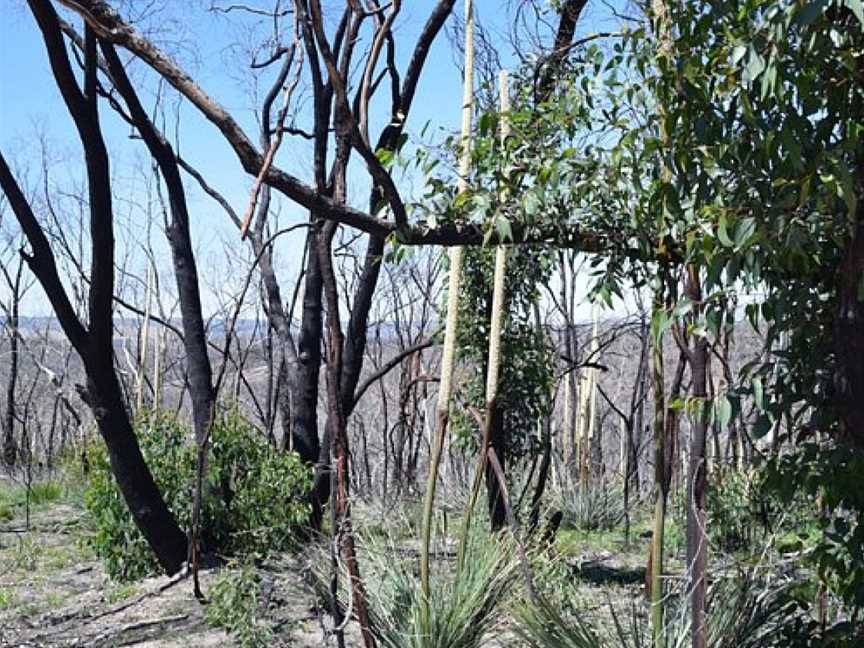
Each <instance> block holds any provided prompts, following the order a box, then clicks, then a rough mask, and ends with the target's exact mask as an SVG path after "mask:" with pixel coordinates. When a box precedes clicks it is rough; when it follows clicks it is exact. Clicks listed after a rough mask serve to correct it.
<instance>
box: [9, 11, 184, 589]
mask: <svg viewBox="0 0 864 648" xmlns="http://www.w3.org/2000/svg"><path fill="white" fill-rule="evenodd" d="M28 4H29V6H30V9H31V11H32V13H33V15H34V16H35V18H36V21H37V23H38V25H39V28H40V30H41V32H42V36H43V39H44V42H45V46H46V49H47V51H48V57H49V61H50V64H51V69H52V72H53V76H54V79H55V81H56V82H57V85H58V88H59V89H60V93H61V95H62V96H63V100H64V102H65V104H66V107H67V109H68V110H69V113H70V115H71V116H72V118H73V120H74V122H75V126H76V129H77V131H78V133H79V136H80V139H81V143H82V146H83V148H84V153H85V162H86V169H87V180H88V189H89V196H88V197H89V210H90V239H91V246H92V247H91V253H92V258H91V266H90V276H91V284H90V289H89V293H88V299H87V302H88V314H89V323H88V326H86V327H85V326H84V324H83V323H82V322H81V320H80V319H79V318H78V315H77V314H76V312H75V309H74V308H73V306H72V304H71V302H70V300H69V297H68V295H67V293H66V290H65V288H64V286H63V283H62V281H61V280H60V277H59V274H58V272H57V266H56V262H55V259H54V254H53V252H52V250H51V246H50V244H49V242H48V239H47V238H46V236H45V232H44V231H43V230H42V228H41V226H40V225H39V223H38V221H37V219H36V217H35V215H34V214H33V211H32V209H31V207H30V205H29V203H28V202H27V200H26V198H25V197H24V194H23V193H22V192H21V189H20V187H19V186H18V184H17V182H16V181H15V179H14V177H13V176H12V173H11V171H10V169H9V167H8V166H7V164H6V161H5V159H3V158H2V156H0V186H2V187H3V191H4V193H5V194H6V196H7V198H8V199H9V203H10V206H11V207H12V210H13V212H14V213H15V216H16V218H17V220H18V222H19V224H20V225H21V229H22V230H23V231H24V234H25V235H26V237H27V240H28V242H29V244H30V248H31V252H30V254H26V253H23V252H22V254H25V260H26V261H27V263H28V265H29V266H30V269H31V270H32V272H33V274H34V275H35V276H36V278H37V279H38V280H39V282H40V284H41V285H42V288H43V290H44V291H45V294H46V295H47V297H48V299H49V301H50V302H51V305H52V308H53V310H54V312H55V314H56V316H57V319H58V320H59V322H60V325H61V327H62V328H63V331H64V333H65V334H66V336H67V337H68V339H69V341H70V342H71V344H72V345H73V347H74V348H75V350H76V352H77V353H78V354H79V356H80V357H81V359H82V361H83V364H84V368H85V371H86V375H87V389H86V393H85V394H84V396H85V398H86V401H87V403H88V404H89V406H90V408H91V409H92V410H93V415H94V418H95V420H96V424H97V427H98V428H99V432H100V434H101V436H102V438H103V439H104V441H105V445H106V447H107V449H108V457H109V460H110V463H111V468H112V471H113V473H114V476H115V478H116V479H117V484H118V486H119V488H120V491H121V493H122V494H123V498H124V500H125V501H126V504H127V505H128V507H129V510H130V512H131V513H132V517H133V519H134V521H135V524H136V526H137V527H138V529H139V530H140V531H141V533H142V535H143V536H144V537H145V539H146V540H147V542H148V544H149V545H150V547H151V548H152V549H153V551H154V553H155V554H156V558H157V560H158V561H159V564H160V565H161V566H162V568H163V569H164V570H165V571H166V572H168V573H175V572H177V571H178V570H179V569H180V567H181V566H182V565H183V563H184V561H185V559H186V547H187V543H186V536H185V534H184V533H183V531H182V530H181V529H180V527H179V526H178V524H177V521H176V520H175V519H174V516H173V515H172V514H171V512H170V511H169V510H168V507H167V506H166V504H165V501H164V500H163V499H162V496H161V494H160V492H159V489H158V487H157V486H156V483H155V481H154V480H153V476H152V474H151V473H150V470H149V469H148V467H147V464H146V463H145V461H144V457H143V455H142V454H141V450H140V447H139V446H138V441H137V439H136V437H135V433H134V430H133V429H132V424H131V421H130V419H129V415H128V412H127V410H126V405H125V402H124V399H123V392H122V390H121V387H120V383H119V381H118V380H117V375H116V373H115V371H114V348H113V318H112V315H113V310H112V305H113V297H114V230H113V211H112V204H111V203H112V200H111V184H110V171H109V161H108V152H107V149H106V147H105V143H104V140H103V139H102V133H101V130H100V126H99V117H98V110H97V95H96V87H97V81H96V65H97V53H96V45H97V43H96V37H95V35H94V34H93V33H92V31H91V30H90V29H89V28H88V29H87V31H86V33H85V72H84V91H83V92H82V91H81V89H80V88H79V86H78V82H77V80H76V78H75V74H74V72H73V71H72V67H71V65H70V63H69V59H68V56H67V53H66V45H65V43H64V40H63V36H62V33H61V31H60V23H59V19H58V17H57V14H56V12H55V11H54V8H53V6H52V5H51V3H50V2H48V1H47V0H29V2H28Z"/></svg>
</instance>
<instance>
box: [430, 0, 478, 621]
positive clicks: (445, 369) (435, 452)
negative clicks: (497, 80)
mask: <svg viewBox="0 0 864 648" xmlns="http://www.w3.org/2000/svg"><path fill="white" fill-rule="evenodd" d="M473 110H474V3H473V1H472V0H465V78H464V81H463V92H462V133H461V139H460V147H461V149H460V155H459V179H458V193H459V194H463V193H464V192H465V191H467V189H468V174H469V172H470V169H471V123H472V116H473ZM462 256H463V249H462V247H461V246H453V247H451V248H450V252H449V257H450V268H449V272H450V274H449V279H448V289H447V319H446V324H445V329H444V349H443V351H442V357H441V382H440V385H439V388H438V404H437V407H436V422H435V438H434V442H433V446H432V453H431V455H430V458H429V474H428V476H427V480H426V495H425V497H424V500H423V520H422V522H421V534H422V535H421V538H420V592H421V599H420V603H421V614H422V619H423V626H422V628H423V631H424V632H425V633H427V634H428V633H429V632H430V625H429V619H430V612H429V605H430V596H431V592H430V589H429V552H430V545H431V541H432V511H433V507H434V504H435V490H436V488H437V484H438V469H439V466H440V463H441V455H442V453H443V450H444V439H445V437H446V434H447V424H448V422H449V419H450V397H451V394H452V392H453V365H454V362H455V358H456V333H457V326H458V318H459V290H460V284H461V278H462Z"/></svg>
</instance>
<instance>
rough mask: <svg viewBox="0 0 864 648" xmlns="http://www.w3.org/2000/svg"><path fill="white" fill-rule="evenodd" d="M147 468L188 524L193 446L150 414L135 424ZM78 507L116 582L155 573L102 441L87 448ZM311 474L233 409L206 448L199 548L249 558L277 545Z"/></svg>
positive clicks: (301, 507) (171, 424) (285, 538)
mask: <svg viewBox="0 0 864 648" xmlns="http://www.w3.org/2000/svg"><path fill="white" fill-rule="evenodd" d="M135 427H136V433H137V436H138V441H139V443H140V445H141V451H142V453H143V454H144V458H145V460H146V461H147V465H148V466H149V467H150V470H151V471H152V473H153V477H154V479H155V480H156V483H157V485H158V486H159V489H160V491H161V492H162V495H163V497H164V498H165V501H166V503H167V504H168V508H169V509H170V510H171V512H172V513H173V514H174V515H175V517H176V518H177V520H178V522H179V523H180V524H181V526H183V527H188V525H189V520H190V510H191V501H192V489H193V483H194V475H195V465H196V462H195V444H194V442H193V441H192V440H191V432H190V431H189V429H188V428H187V426H185V425H183V424H182V423H181V422H180V421H178V420H177V418H176V417H175V416H173V415H171V414H168V413H164V412H149V413H147V414H146V415H142V416H141V417H139V418H138V419H137V420H136V422H135ZM87 457H88V463H89V465H90V470H89V472H88V474H87V481H88V484H87V489H86V491H85V495H84V501H85V506H86V508H87V511H88V513H89V516H90V518H91V520H92V523H93V527H94V533H93V535H92V536H91V538H90V544H91V546H92V547H93V549H94V550H95V552H96V554H97V555H98V556H99V557H100V558H101V559H102V560H103V562H104V563H105V566H106V569H107V571H108V573H109V574H110V575H111V576H112V577H114V578H117V579H121V580H131V579H135V578H140V577H142V576H144V575H147V574H151V573H155V572H157V571H158V565H157V563H156V559H155V557H154V556H153V554H152V552H151V551H150V549H149V547H148V545H147V543H146V541H145V540H144V537H143V536H142V535H141V533H140V531H139V530H138V528H137V527H136V526H135V524H134V522H133V520H132V516H131V514H130V513H129V510H128V509H127V507H126V504H125V502H124V500H123V497H122V495H121V493H120V490H119V488H118V487H117V485H116V482H115V480H114V476H113V474H112V473H111V469H110V465H109V461H108V455H107V452H106V451H105V448H104V446H103V445H102V444H101V443H94V444H92V445H91V446H90V447H89V448H88V450H87ZM309 480H310V476H309V474H308V470H307V469H305V468H304V467H303V465H302V464H301V462H300V460H299V458H298V457H297V456H296V455H295V454H294V453H281V452H279V451H278V450H276V449H275V448H273V447H272V446H270V444H269V443H268V442H267V440H266V438H265V437H264V436H263V435H262V434H261V433H260V432H259V431H258V430H257V429H255V427H254V426H252V425H251V424H250V423H249V422H247V421H245V420H244V419H243V418H242V417H240V416H239V415H238V414H237V413H236V412H233V411H228V412H226V413H224V415H223V416H221V417H219V418H218V420H217V421H216V423H215V424H214V426H213V430H212V432H211V446H210V453H209V461H208V466H207V473H206V475H205V486H204V493H203V501H202V543H203V549H204V550H205V551H213V552H219V553H221V554H227V555H250V554H258V553H266V552H267V551H271V550H279V549H284V548H286V547H288V546H289V545H290V542H291V539H292V530H293V529H295V528H296V527H297V525H298V524H300V523H301V522H303V520H304V519H305V516H306V515H307V506H306V504H305V503H304V502H303V500H302V496H303V494H304V493H305V492H306V491H307V489H308V486H309Z"/></svg>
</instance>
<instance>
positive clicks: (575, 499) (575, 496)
mask: <svg viewBox="0 0 864 648" xmlns="http://www.w3.org/2000/svg"><path fill="white" fill-rule="evenodd" d="M555 500H556V502H555V505H556V506H557V507H558V508H560V509H561V511H562V512H563V513H564V521H565V522H566V523H567V524H568V525H569V526H572V527H574V528H576V529H580V530H582V531H609V530H612V529H615V528H618V526H619V525H620V524H621V523H622V522H623V521H624V513H625V509H624V490H623V487H622V486H621V485H620V484H613V483H609V482H606V481H603V482H602V483H595V482H589V483H587V484H582V483H579V484H576V486H575V487H574V488H573V489H572V490H569V489H563V490H561V491H560V492H558V493H556V494H555Z"/></svg>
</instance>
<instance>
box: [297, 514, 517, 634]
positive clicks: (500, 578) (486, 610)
mask: <svg viewBox="0 0 864 648" xmlns="http://www.w3.org/2000/svg"><path fill="white" fill-rule="evenodd" d="M361 542H362V547H363V551H364V555H365V557H366V558H365V560H364V565H365V567H366V570H367V574H368V575H367V579H366V582H367V583H368V584H369V592H368V593H369V597H368V600H369V606H370V613H371V621H372V627H373V632H374V633H375V635H376V639H377V641H378V644H379V645H380V646H381V647H382V648H479V647H480V646H483V645H485V644H484V643H483V641H484V638H485V637H487V636H488V633H490V632H491V631H493V629H494V628H495V627H496V625H497V624H498V623H499V619H500V618H501V614H500V611H501V610H502V608H503V606H504V605H506V603H507V601H508V600H509V598H510V594H511V592H512V590H513V588H514V586H515V584H516V582H517V576H518V572H517V565H518V563H517V562H516V559H515V556H514V551H513V548H512V546H511V544H510V542H509V541H508V539H507V538H506V537H504V536H489V535H488V533H487V532H485V531H481V530H479V528H478V529H477V530H476V531H474V532H472V535H471V537H470V538H469V544H468V547H467V550H466V556H465V567H464V569H463V570H462V572H461V573H460V574H458V575H457V574H455V573H454V572H455V570H454V569H452V565H444V566H442V565H438V567H443V568H441V569H435V568H434V567H433V569H432V574H431V587H430V601H429V604H430V605H429V613H430V616H429V626H428V632H426V630H425V628H424V621H423V616H422V609H423V606H422V605H421V596H422V594H421V591H420V583H419V581H418V579H417V576H416V573H415V568H416V563H415V562H414V561H413V560H410V559H409V560H394V559H393V556H394V555H398V548H397V547H398V545H396V544H395V543H394V539H393V538H385V539H383V540H382V539H380V538H375V539H373V538H370V537H364V538H361ZM318 562H319V563H320V564H326V561H318ZM313 576H314V577H315V579H316V581H317V582H316V589H317V590H318V591H319V592H321V593H322V594H323V593H324V592H327V587H326V583H327V578H328V576H327V574H325V573H313ZM346 607H347V606H346Z"/></svg>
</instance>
